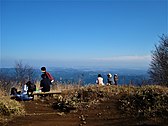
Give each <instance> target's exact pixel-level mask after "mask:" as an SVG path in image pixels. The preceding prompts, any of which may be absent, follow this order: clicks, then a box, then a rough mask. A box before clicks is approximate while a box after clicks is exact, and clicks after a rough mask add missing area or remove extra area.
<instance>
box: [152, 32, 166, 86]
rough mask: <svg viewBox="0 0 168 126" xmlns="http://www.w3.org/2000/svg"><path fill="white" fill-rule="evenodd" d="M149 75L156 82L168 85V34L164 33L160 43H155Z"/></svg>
mask: <svg viewBox="0 0 168 126" xmlns="http://www.w3.org/2000/svg"><path fill="white" fill-rule="evenodd" d="M149 75H150V78H151V80H152V81H153V82H154V83H157V84H160V85H164V86H168V36H165V35H162V37H160V42H159V45H158V46H157V45H155V50H154V51H153V52H152V61H151V63H150V68H149Z"/></svg>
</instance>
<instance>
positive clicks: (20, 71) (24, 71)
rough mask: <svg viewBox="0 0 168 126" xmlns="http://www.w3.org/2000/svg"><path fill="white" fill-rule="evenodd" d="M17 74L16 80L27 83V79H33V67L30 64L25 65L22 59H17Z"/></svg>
mask: <svg viewBox="0 0 168 126" xmlns="http://www.w3.org/2000/svg"><path fill="white" fill-rule="evenodd" d="M14 68H15V75H16V80H17V81H18V82H20V83H25V82H26V81H27V80H31V79H32V78H33V75H34V70H33V67H31V66H29V65H27V64H26V65H24V64H23V63H22V61H17V62H16V63H15V66H14Z"/></svg>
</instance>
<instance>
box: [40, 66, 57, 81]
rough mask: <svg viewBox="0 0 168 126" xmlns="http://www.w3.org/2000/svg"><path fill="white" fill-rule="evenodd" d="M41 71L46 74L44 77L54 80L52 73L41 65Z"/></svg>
mask: <svg viewBox="0 0 168 126" xmlns="http://www.w3.org/2000/svg"><path fill="white" fill-rule="evenodd" d="M41 72H42V73H43V74H45V75H46V77H47V78H48V79H49V80H50V81H51V82H54V78H53V77H52V75H51V74H50V73H49V72H47V71H46V67H41Z"/></svg>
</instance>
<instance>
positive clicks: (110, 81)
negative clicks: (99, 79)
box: [107, 73, 114, 85]
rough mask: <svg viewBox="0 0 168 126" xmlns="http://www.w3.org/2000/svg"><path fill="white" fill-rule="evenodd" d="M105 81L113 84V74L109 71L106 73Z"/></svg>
mask: <svg viewBox="0 0 168 126" xmlns="http://www.w3.org/2000/svg"><path fill="white" fill-rule="evenodd" d="M107 83H108V84H109V85H112V84H114V80H113V76H112V75H111V73H109V74H107Z"/></svg>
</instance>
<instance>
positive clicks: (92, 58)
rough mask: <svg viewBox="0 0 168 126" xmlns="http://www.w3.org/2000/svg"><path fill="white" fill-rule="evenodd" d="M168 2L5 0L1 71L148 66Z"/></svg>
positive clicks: (167, 12) (164, 30) (163, 31)
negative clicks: (19, 66) (27, 67)
mask: <svg viewBox="0 0 168 126" xmlns="http://www.w3.org/2000/svg"><path fill="white" fill-rule="evenodd" d="M167 15H168V2H167V0H90V1H89V0H85V1H84V0H62V1H61V0H59V1H58V0H41V1H40V0H1V67H12V66H14V64H15V62H16V61H18V60H22V61H23V62H24V63H26V64H29V65H32V66H34V67H41V66H43V65H44V66H48V67H49V66H52V67H54V66H56V67H57V66H59V67H74V66H90V67H110V68H147V67H148V66H149V63H150V60H151V58H150V56H151V51H152V50H153V49H154V45H155V44H157V43H158V41H159V37H158V36H161V35H162V34H167V33H168V30H167V29H168V23H167V22H168V17H167Z"/></svg>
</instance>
